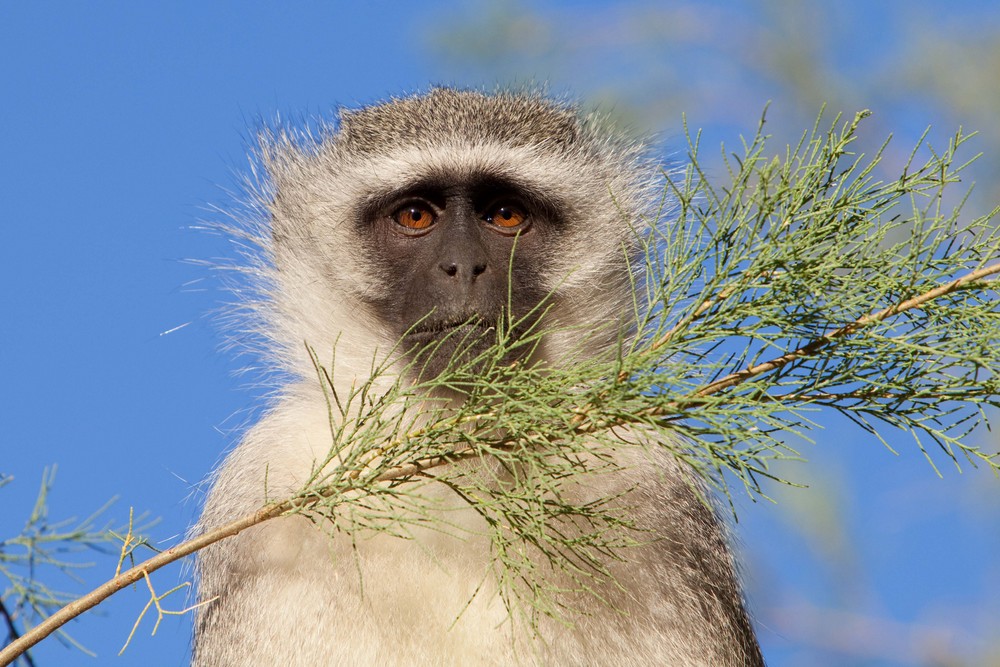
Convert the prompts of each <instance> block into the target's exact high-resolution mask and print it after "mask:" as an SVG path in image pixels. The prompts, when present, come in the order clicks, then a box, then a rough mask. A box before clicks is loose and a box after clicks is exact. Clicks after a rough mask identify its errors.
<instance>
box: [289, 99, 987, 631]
mask: <svg viewBox="0 0 1000 667" xmlns="http://www.w3.org/2000/svg"><path fill="white" fill-rule="evenodd" d="M866 115H867V112H862V113H859V114H858V115H857V116H856V117H855V118H854V119H852V120H851V121H849V122H846V123H841V120H840V119H839V118H838V119H837V120H835V121H834V123H833V125H832V127H831V129H829V130H826V131H821V130H820V124H819V121H817V125H816V126H815V127H814V129H813V130H812V132H810V133H807V134H806V135H804V136H803V138H802V140H801V141H800V142H799V144H798V145H797V146H795V147H789V148H788V149H787V151H786V152H785V154H784V155H783V156H781V157H767V154H766V152H765V143H766V137H765V136H764V135H763V133H762V131H763V126H764V123H763V121H762V122H761V126H760V128H758V132H757V135H756V136H755V137H754V138H753V139H752V140H751V141H749V142H746V143H744V145H743V146H742V147H741V150H740V151H739V153H738V154H732V155H730V154H727V153H725V151H724V153H723V155H724V158H725V164H726V166H727V168H728V172H729V181H730V182H729V183H728V184H727V185H725V186H719V185H716V184H713V183H712V181H711V179H710V178H709V177H707V176H706V174H705V173H704V172H703V171H702V169H701V167H700V165H699V157H698V150H699V146H698V140H697V137H694V138H691V140H690V156H689V157H690V160H689V163H688V166H687V167H686V168H685V169H684V170H683V171H679V172H676V173H669V172H668V173H666V174H665V179H666V192H665V196H664V205H663V208H662V210H661V211H659V212H657V214H656V216H655V217H656V219H655V220H652V221H650V225H649V227H648V229H646V230H641V231H637V233H638V234H640V235H641V238H642V242H643V244H644V247H645V251H646V252H645V267H642V266H639V267H637V269H638V270H637V271H636V275H637V276H639V278H637V284H636V288H637V290H636V291H637V294H639V295H640V298H637V300H636V320H635V321H636V327H635V330H634V331H632V332H625V333H623V335H622V338H621V343H620V346H619V349H618V350H617V353H616V354H609V355H607V357H606V358H599V359H592V358H586V357H584V356H582V355H581V356H580V357H579V358H575V357H574V355H569V357H568V358H565V359H561V360H555V361H552V362H551V363H548V364H546V365H545V366H538V365H535V366H532V365H530V364H513V365H511V364H510V363H509V359H511V358H525V357H528V356H530V355H529V354H521V355H517V354H511V350H512V348H516V347H521V348H524V349H526V350H530V349H531V348H533V347H534V346H536V345H538V344H539V343H540V341H541V340H542V338H543V337H544V336H545V335H546V332H545V331H542V330H534V331H529V332H528V333H527V334H526V335H525V334H522V335H520V336H518V337H516V338H515V337H514V336H512V335H510V332H512V331H515V330H517V329H518V327H517V326H516V325H517V323H514V322H506V323H501V326H499V327H498V330H497V331H498V333H497V342H496V345H495V346H494V347H493V348H492V349H490V350H489V351H487V352H485V353H482V354H480V355H478V356H476V357H474V358H469V357H470V355H468V354H458V355H456V359H455V360H454V361H453V362H452V364H451V367H450V368H449V369H448V370H447V371H446V372H444V373H443V374H441V375H440V376H437V377H434V378H431V379H426V380H423V381H421V382H420V383H418V384H416V385H405V384H403V383H401V382H397V383H396V384H394V385H393V386H392V388H391V389H390V390H389V391H388V392H386V393H376V392H375V390H374V386H375V381H376V380H379V379H382V380H384V378H383V377H382V376H383V375H384V373H385V372H386V371H385V370H384V369H380V368H376V369H375V372H374V373H373V375H374V376H375V379H374V380H373V381H372V382H370V383H368V384H365V385H363V386H360V387H357V388H356V389H355V390H354V391H352V392H351V394H350V395H348V396H341V395H338V394H337V392H336V390H335V389H334V382H333V381H332V379H331V378H330V377H329V376H328V374H327V371H326V370H325V368H326V367H328V366H329V365H327V366H324V363H323V361H322V359H320V358H319V357H318V356H315V355H314V362H315V364H316V368H317V370H318V377H319V381H320V382H322V383H323V386H324V387H325V388H326V390H327V394H328V399H329V406H330V423H331V437H332V442H333V447H332V448H331V452H330V456H329V458H328V459H327V460H326V461H323V462H318V463H317V467H316V473H315V475H314V476H313V478H312V479H310V480H309V482H308V484H307V485H306V486H305V487H304V488H303V489H302V491H301V492H300V493H299V494H298V495H297V496H296V497H295V498H292V499H291V500H289V501H287V502H286V503H284V504H283V507H284V508H285V509H287V510H288V511H292V512H304V513H306V514H307V515H308V516H310V517H311V518H313V519H314V520H315V521H316V522H317V523H318V524H319V525H322V526H324V527H326V528H327V529H329V530H330V531H334V532H341V531H342V532H346V533H349V534H350V535H352V537H353V539H359V536H361V535H362V534H363V533H365V532H366V531H377V532H388V533H391V534H394V535H398V536H400V537H409V536H412V535H414V531H416V530H420V529H426V528H430V529H433V530H443V531H454V532H461V531H463V530H465V529H466V528H464V524H462V523H461V521H458V520H456V522H454V523H453V522H449V520H448V517H449V514H448V512H451V511H457V510H458V509H460V508H464V510H465V511H468V509H469V508H470V507H471V508H472V509H473V510H474V511H475V512H476V513H477V514H478V515H479V516H480V517H481V518H482V520H483V522H484V523H485V525H486V526H487V527H488V528H487V532H488V538H489V539H490V540H491V545H492V553H493V555H494V562H493V564H492V575H493V576H494V577H495V579H496V581H497V582H498V584H499V587H500V591H501V595H502V596H504V599H505V601H506V602H507V604H508V607H509V609H511V611H512V612H515V613H516V615H517V616H518V617H520V618H522V619H525V620H527V621H528V623H529V625H530V627H536V626H535V623H534V621H535V620H536V619H537V616H536V615H537V614H545V615H549V616H553V617H556V618H560V617H562V616H563V614H562V611H563V610H562V609H561V607H560V605H563V604H567V602H566V600H572V599H573V595H572V594H575V593H582V594H587V593H594V592H595V590H596V586H594V585H593V584H594V583H595V582H596V581H599V580H605V579H607V578H609V577H610V576H611V575H610V573H609V570H608V568H607V564H608V563H609V562H612V561H614V560H616V559H624V560H628V557H629V556H628V547H629V546H630V545H633V544H637V543H641V542H642V541H643V539H644V538H645V536H644V535H643V534H642V532H641V531H638V530H636V529H635V527H634V526H633V524H632V523H631V522H630V521H629V519H628V516H629V513H628V512H627V511H626V510H627V508H626V507H624V505H623V503H627V500H623V499H622V497H620V496H623V495H624V494H625V492H626V491H627V489H624V490H623V491H622V493H621V494H616V497H613V498H598V499H594V498H588V499H587V500H581V498H587V496H586V494H580V493H579V490H580V488H581V487H583V486H585V485H586V483H587V481H586V480H587V478H588V476H590V475H594V474H602V473H614V472H615V471H616V470H617V469H618V467H619V466H620V465H621V464H620V463H619V461H621V460H623V459H622V458H621V457H620V456H618V453H620V452H621V451H622V450H623V449H627V448H647V449H648V448H650V447H654V448H660V449H661V450H665V451H666V453H667V455H668V456H669V457H670V459H672V460H673V461H675V462H676V463H677V464H679V465H681V466H682V467H687V468H689V469H692V470H694V471H696V472H697V473H698V475H700V477H701V478H703V479H704V480H705V481H707V482H708V483H710V484H713V485H715V486H717V487H718V488H720V489H723V490H724V491H725V492H726V493H728V492H729V489H728V486H727V485H726V484H725V483H724V479H725V478H728V479H730V480H738V482H739V483H742V484H743V485H744V486H745V488H746V490H747V492H749V493H750V495H751V496H754V497H756V496H759V495H762V494H763V493H764V492H765V489H764V487H763V486H762V481H763V480H764V479H769V478H773V475H772V474H771V473H770V472H769V469H770V467H771V464H772V463H773V462H774V461H775V460H777V459H783V458H798V453H797V452H795V451H794V450H793V449H791V448H790V447H789V446H788V444H787V443H786V441H785V439H786V436H787V435H788V434H796V435H804V434H807V433H809V432H810V431H812V430H814V429H815V427H816V424H815V422H814V421H813V416H814V413H815V412H816V411H817V410H818V409H821V408H825V409H828V410H833V411H836V412H839V413H841V414H844V415H846V416H848V417H849V418H851V419H852V420H854V421H855V422H856V423H857V424H859V425H860V426H861V427H862V428H863V429H865V430H866V431H868V432H870V433H872V434H873V435H875V437H876V438H878V439H880V440H881V439H882V436H881V435H880V433H882V432H884V431H885V429H886V427H892V428H895V429H901V430H903V431H907V432H909V433H912V434H913V436H914V438H915V440H916V443H917V445H918V446H919V447H920V448H921V450H923V451H924V452H925V454H926V455H927V456H928V459H929V460H932V459H933V458H934V457H933V456H932V455H931V452H930V451H928V450H927V449H925V444H926V443H928V442H930V443H934V444H936V445H937V447H938V448H939V449H940V451H941V452H943V454H944V456H945V457H946V458H948V459H950V460H952V461H954V462H955V463H956V464H958V463H960V462H961V461H962V460H965V461H967V462H969V463H971V464H972V465H974V466H976V465H980V464H985V465H987V466H989V467H990V468H992V469H993V470H994V471H998V470H1000V459H998V458H997V456H996V455H992V456H991V455H989V454H987V453H985V452H983V451H980V450H979V449H978V448H976V447H975V446H974V445H972V444H970V443H968V442H965V441H964V440H963V437H964V436H966V435H967V434H968V433H969V432H970V431H971V430H972V429H973V428H974V427H975V426H976V425H977V424H978V423H979V422H980V421H982V419H983V407H984V406H987V405H994V406H995V405H997V403H998V391H997V390H998V386H997V383H998V379H997V366H998V364H1000V362H998V355H997V353H996V350H997V349H998V346H1000V310H998V305H997V304H998V302H997V299H996V292H995V288H994V283H993V282H992V279H993V278H994V277H995V276H996V275H997V274H998V273H1000V236H998V233H997V230H996V228H995V227H994V226H992V225H991V218H992V217H993V214H991V215H990V216H985V217H983V218H978V219H975V220H972V221H965V220H963V219H960V216H959V213H960V208H961V206H960V204H961V200H959V201H958V204H959V205H957V206H954V207H952V208H948V207H947V206H946V202H948V201H950V200H951V199H952V198H951V197H950V196H946V195H950V191H949V192H947V193H946V190H947V189H948V187H949V186H950V185H952V184H954V183H956V182H958V181H959V175H960V172H961V170H962V168H963V166H964V165H956V162H955V160H956V158H955V152H956V150H958V149H959V147H960V146H961V145H962V144H963V143H965V142H966V140H967V138H968V137H967V136H966V135H963V134H961V133H958V134H956V135H955V136H954V137H953V139H952V140H951V142H950V143H949V145H948V147H947V149H946V150H945V151H943V152H941V153H935V152H933V151H930V150H929V149H927V148H926V147H925V146H922V145H921V146H918V147H917V149H915V150H914V152H913V154H912V155H911V157H910V160H909V162H908V163H907V164H906V165H905V167H904V168H903V171H902V173H901V174H900V176H899V178H898V179H896V180H893V181H889V182H883V181H880V180H878V179H877V178H876V176H875V175H874V174H875V167H876V165H878V164H879V162H880V161H881V159H882V156H883V151H884V149H885V145H883V146H882V148H881V149H880V150H879V151H877V152H876V153H875V154H874V155H871V156H865V155H863V154H860V153H854V152H852V149H853V147H854V143H855V132H856V130H857V127H858V125H859V123H861V122H862V121H863V119H864V118H865V116H866ZM921 144H923V142H921ZM922 152H927V153H929V154H930V157H928V158H927V159H926V160H925V161H924V162H923V163H922V164H921V163H919V162H918V160H917V157H916V156H917V155H918V153H922ZM993 213H994V214H995V213H996V211H994V212H993ZM643 269H644V270H643ZM544 307H545V305H544V304H542V305H541V306H540V308H544ZM588 333H589V332H585V331H580V332H579V336H580V338H581V340H582V339H585V338H586V336H587V335H588ZM390 356H391V355H390ZM416 363H419V362H416ZM386 368H388V365H387V366H386ZM414 370H415V369H414ZM413 374H414V375H419V373H413ZM429 395H436V396H441V395H444V396H448V397H451V398H444V399H440V400H428V398H427V397H428V396H429ZM456 397H461V398H456ZM883 442H885V441H884V440H883ZM646 453H647V454H649V455H653V454H654V452H652V451H647V452H646ZM659 455H660V456H662V455H663V452H662V451H661V452H660V454H659ZM470 459H471V460H472V461H471V462H470ZM670 459H668V460H670ZM932 465H933V460H932ZM441 485H443V486H444V487H446V488H448V489H450V490H451V491H452V492H453V495H450V496H442V495H441V494H440V493H435V492H434V489H438V490H440V488H441ZM443 498H446V499H443ZM456 498H457V499H458V500H460V502H459V503H458V504H457V505H456V504H455V503H454V502H450V501H455V499H456ZM553 573H557V574H558V575H559V576H552V575H553ZM488 574H489V573H484V577H485V576H487V575H488ZM567 593H571V594H570V595H567ZM595 594H596V593H595Z"/></svg>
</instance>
